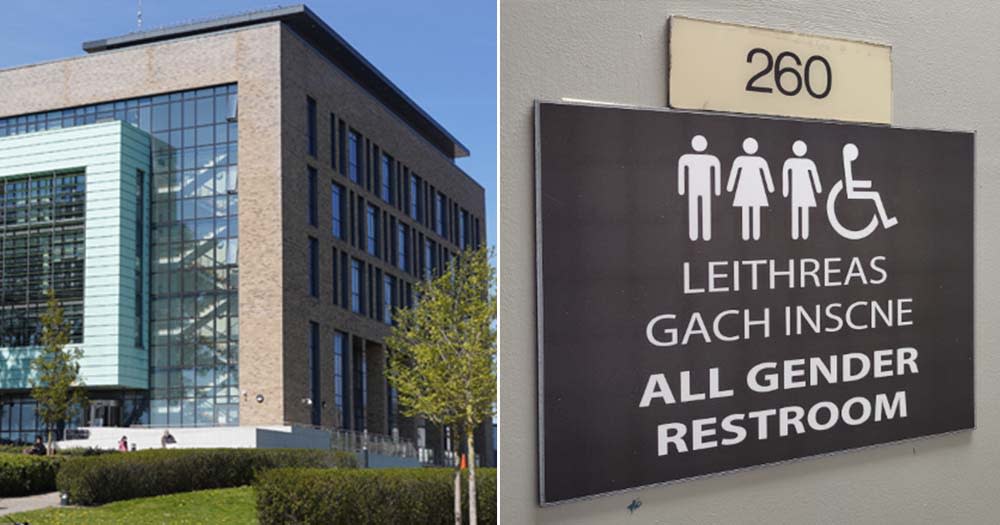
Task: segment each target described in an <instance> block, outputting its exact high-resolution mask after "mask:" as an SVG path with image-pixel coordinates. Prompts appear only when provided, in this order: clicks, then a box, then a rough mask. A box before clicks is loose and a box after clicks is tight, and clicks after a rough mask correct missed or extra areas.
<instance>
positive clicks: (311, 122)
mask: <svg viewBox="0 0 1000 525" xmlns="http://www.w3.org/2000/svg"><path fill="white" fill-rule="evenodd" d="M306 126H307V128H308V129H307V130H306V134H307V136H308V148H309V155H310V156H312V157H315V156H316V101H315V100H313V99H312V97H306Z"/></svg>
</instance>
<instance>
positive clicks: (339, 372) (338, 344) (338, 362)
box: [333, 332, 350, 428]
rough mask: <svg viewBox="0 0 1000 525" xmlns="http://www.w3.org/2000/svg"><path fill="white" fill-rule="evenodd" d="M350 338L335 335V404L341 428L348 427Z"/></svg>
mask: <svg viewBox="0 0 1000 525" xmlns="http://www.w3.org/2000/svg"><path fill="white" fill-rule="evenodd" d="M349 337H350V336H348V335H347V334H345V333H344V332H334V333H333V404H334V406H335V407H336V408H337V413H338V414H340V426H341V427H344V428H346V427H347V425H348V420H347V412H346V411H345V410H344V399H345V398H346V397H347V391H346V390H347V383H346V382H345V381H344V376H345V371H344V368H345V367H346V366H347V361H346V360H345V359H344V352H345V351H346V349H347V346H348V338H349Z"/></svg>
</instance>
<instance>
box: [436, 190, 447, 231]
mask: <svg viewBox="0 0 1000 525" xmlns="http://www.w3.org/2000/svg"><path fill="white" fill-rule="evenodd" d="M434 211H436V212H437V216H436V217H435V219H436V221H435V223H434V231H436V232H437V234H438V235H440V236H442V237H444V236H446V235H447V233H446V232H447V229H446V228H445V225H446V223H447V221H448V207H447V206H445V200H444V194H443V193H441V192H438V194H437V202H436V203H435V205H434Z"/></svg>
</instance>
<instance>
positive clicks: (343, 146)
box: [334, 120, 347, 175]
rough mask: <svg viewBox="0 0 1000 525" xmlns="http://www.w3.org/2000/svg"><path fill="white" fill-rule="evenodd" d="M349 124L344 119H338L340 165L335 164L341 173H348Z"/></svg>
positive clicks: (338, 160)
mask: <svg viewBox="0 0 1000 525" xmlns="http://www.w3.org/2000/svg"><path fill="white" fill-rule="evenodd" d="M346 130H347V125H346V124H344V121H343V120H338V121H337V146H338V147H337V157H338V159H337V163H338V166H334V169H337V168H339V169H337V171H339V172H340V174H341V175H343V174H345V173H347V131H346Z"/></svg>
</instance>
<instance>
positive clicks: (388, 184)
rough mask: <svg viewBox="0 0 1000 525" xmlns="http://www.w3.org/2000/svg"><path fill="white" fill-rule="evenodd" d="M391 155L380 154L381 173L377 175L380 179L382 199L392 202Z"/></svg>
mask: <svg viewBox="0 0 1000 525" xmlns="http://www.w3.org/2000/svg"><path fill="white" fill-rule="evenodd" d="M393 175H394V174H393V169H392V157H390V156H389V155H386V154H382V173H381V176H380V177H379V178H380V180H381V181H382V200H384V201H385V202H388V203H389V204H392V186H393V184H392V182H393Z"/></svg>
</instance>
